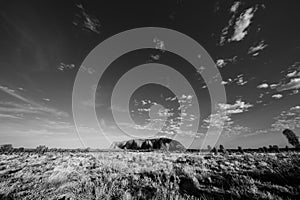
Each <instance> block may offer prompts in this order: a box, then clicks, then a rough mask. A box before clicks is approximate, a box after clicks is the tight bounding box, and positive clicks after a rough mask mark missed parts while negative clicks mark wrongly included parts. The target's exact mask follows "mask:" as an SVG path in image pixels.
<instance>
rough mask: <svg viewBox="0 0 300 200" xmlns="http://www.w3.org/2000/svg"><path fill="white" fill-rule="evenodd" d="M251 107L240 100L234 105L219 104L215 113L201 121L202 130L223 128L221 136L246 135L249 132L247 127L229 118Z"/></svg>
mask: <svg viewBox="0 0 300 200" xmlns="http://www.w3.org/2000/svg"><path fill="white" fill-rule="evenodd" d="M252 106H253V105H251V104H249V103H245V102H243V101H242V100H236V102H235V103H234V104H219V105H218V107H217V112H216V113H215V114H211V115H210V116H209V117H208V118H206V119H205V120H203V124H202V128H210V127H216V128H223V133H222V135H223V136H228V137H230V136H231V135H239V134H241V133H243V134H246V133H249V132H250V128H249V127H245V126H241V125H239V124H236V123H235V122H234V121H233V119H232V118H231V116H232V115H234V114H238V113H243V112H246V111H248V108H250V107H252Z"/></svg>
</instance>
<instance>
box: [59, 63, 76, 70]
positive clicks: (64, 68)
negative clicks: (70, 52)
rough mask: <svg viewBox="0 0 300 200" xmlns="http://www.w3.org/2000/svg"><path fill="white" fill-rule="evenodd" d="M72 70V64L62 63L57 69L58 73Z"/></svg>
mask: <svg viewBox="0 0 300 200" xmlns="http://www.w3.org/2000/svg"><path fill="white" fill-rule="evenodd" d="M74 68H75V65H74V64H65V63H62V62H61V63H60V64H59V66H58V67H57V69H58V70H59V71H65V70H69V69H74Z"/></svg>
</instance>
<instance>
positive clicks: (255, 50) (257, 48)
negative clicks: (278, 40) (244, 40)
mask: <svg viewBox="0 0 300 200" xmlns="http://www.w3.org/2000/svg"><path fill="white" fill-rule="evenodd" d="M267 46H268V45H267V44H265V41H264V40H262V41H260V43H259V44H258V45H256V46H252V47H250V48H249V50H248V54H252V56H257V55H258V54H259V52H260V51H262V50H263V49H265V48H266V47H267Z"/></svg>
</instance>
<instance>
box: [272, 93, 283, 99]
mask: <svg viewBox="0 0 300 200" xmlns="http://www.w3.org/2000/svg"><path fill="white" fill-rule="evenodd" d="M272 97H273V98H274V99H281V98H282V97H283V96H282V94H273V95H272Z"/></svg>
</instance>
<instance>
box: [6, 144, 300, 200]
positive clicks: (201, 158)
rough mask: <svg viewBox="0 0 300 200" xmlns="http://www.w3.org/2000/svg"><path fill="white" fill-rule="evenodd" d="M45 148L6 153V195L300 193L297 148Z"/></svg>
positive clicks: (109, 196) (58, 197)
mask: <svg viewBox="0 0 300 200" xmlns="http://www.w3.org/2000/svg"><path fill="white" fill-rule="evenodd" d="M39 150H41V152H39V153H38V152H13V153H2V154H1V155H0V160H1V161H0V199H53V200H62V199H74V200H75V199H95V200H98V199H300V186H299V182H300V156H299V155H300V154H299V153H298V152H295V151H288V152H280V153H276V152H274V153H259V152H253V153H247V152H244V151H243V150H242V149H241V148H239V149H238V151H237V152H235V153H228V152H225V149H224V148H223V149H222V150H220V151H217V150H216V151H215V152H214V153H200V152H196V153H191V152H185V153H184V152H172V153H170V152H162V151H160V152H158V151H156V152H133V151H120V152H97V153H92V152H88V153H84V152H68V151H66V152H49V151H48V152H47V151H45V148H44V147H43V148H42V147H40V148H39ZM223 152H225V153H223Z"/></svg>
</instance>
